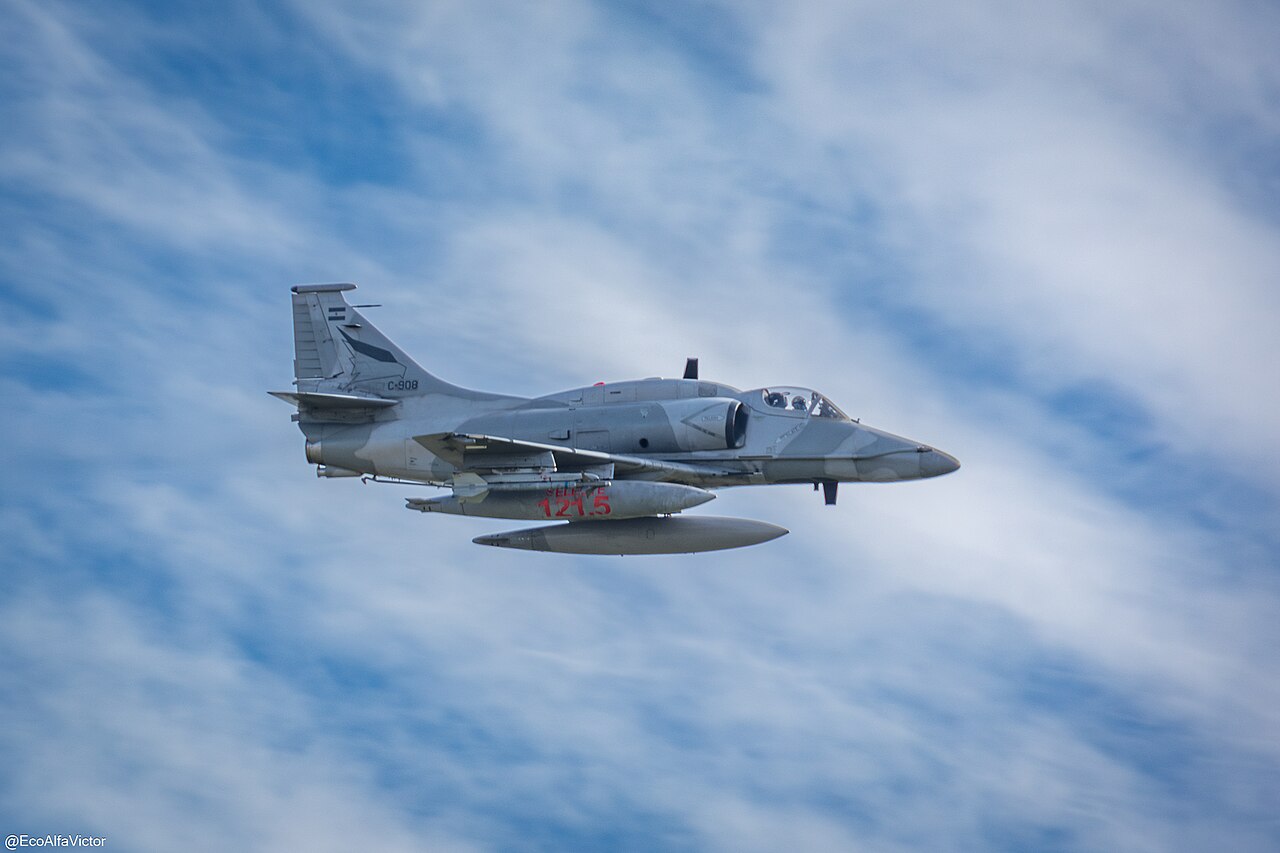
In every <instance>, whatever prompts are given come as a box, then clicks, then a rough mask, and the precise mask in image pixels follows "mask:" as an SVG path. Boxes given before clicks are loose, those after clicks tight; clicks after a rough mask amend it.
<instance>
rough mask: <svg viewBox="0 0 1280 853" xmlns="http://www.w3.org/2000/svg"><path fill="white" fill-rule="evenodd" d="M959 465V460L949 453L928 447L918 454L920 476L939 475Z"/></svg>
mask: <svg viewBox="0 0 1280 853" xmlns="http://www.w3.org/2000/svg"><path fill="white" fill-rule="evenodd" d="M959 467H960V460H958V459H956V458H955V457H954V456H952V455H951V454H950V453H943V452H942V451H941V450H933V449H929V450H926V451H924V452H923V453H921V454H920V476H921V477H941V476H942V475H943V474H950V473H951V472H952V471H955V470H957V469H958V468H959Z"/></svg>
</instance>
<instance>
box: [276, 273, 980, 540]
mask: <svg viewBox="0 0 1280 853" xmlns="http://www.w3.org/2000/svg"><path fill="white" fill-rule="evenodd" d="M353 288H354V285H310V286H299V287H297V288H295V289H294V296H293V302H294V334H295V349H296V354H297V358H296V360H295V376H296V385H297V391H296V392H273V393H275V394H276V396H279V397H282V398H284V399H286V400H288V401H290V402H294V403H296V404H297V406H298V414H297V415H296V416H295V418H296V420H297V422H298V426H299V427H300V428H301V430H302V432H303V434H304V435H305V436H306V440H307V441H306V455H307V459H308V461H310V462H312V463H315V464H316V465H319V466H322V469H323V470H322V473H323V474H324V475H325V476H335V475H337V476H341V475H343V474H346V473H348V472H354V473H358V474H364V475H369V476H373V477H376V478H381V479H392V480H401V481H410V482H420V483H423V484H427V485H433V486H441V487H448V488H451V489H453V493H454V494H453V497H452V498H447V499H445V500H443V501H422V500H420V499H414V500H416V501H417V505H415V504H414V501H413V500H411V501H410V507H411V508H415V509H422V510H423V511H429V510H434V511H444V512H455V511H456V512H459V514H481V515H483V514H486V511H485V510H484V509H483V508H482V504H483V502H484V500H485V498H486V497H487V495H488V493H489V492H493V493H494V494H497V493H498V492H505V493H506V494H504V495H503V497H502V498H501V499H497V498H495V499H494V500H492V501H491V502H490V506H491V507H492V508H493V509H492V512H493V513H495V516H494V517H499V516H497V515H496V513H497V512H499V511H500V509H499V508H500V507H502V506H508V507H509V506H511V505H512V503H511V502H512V500H514V498H513V497H512V495H513V494H515V495H517V496H519V495H525V494H527V497H528V498H529V501H528V502H527V504H526V505H522V506H521V507H519V508H517V510H516V511H514V512H509V513H508V515H506V516H503V517H515V518H532V517H540V516H538V515H537V514H536V513H535V514H533V515H530V514H529V505H531V504H537V503H538V501H540V500H543V499H544V498H542V497H541V495H542V494H543V493H544V492H546V491H547V489H549V488H556V487H565V486H569V487H572V486H574V485H575V484H577V485H582V484H588V485H589V484H592V483H596V484H598V483H602V482H603V483H611V482H620V481H647V482H653V483H672V484H680V485H683V486H694V487H698V488H699V489H715V488H722V487H727V486H744V485H765V484H773V483H813V484H815V485H816V484H824V485H825V487H826V489H827V490H828V491H827V496H828V503H833V502H834V497H835V486H834V484H837V483H842V482H890V481H899V480H913V479H919V478H923V477H933V476H938V475H940V474H946V473H948V472H951V471H954V470H956V469H957V468H958V467H959V463H958V462H956V460H955V459H954V458H953V457H951V456H949V455H947V454H946V453H943V452H941V451H939V450H935V449H933V448H931V447H928V446H926V445H922V444H921V443H919V442H917V441H913V440H910V439H906V438H902V437H900V436H896V435H892V434H890V433H887V432H884V431H881V430H878V429H875V428H872V427H869V426H865V425H863V424H861V423H859V422H857V421H854V420H850V419H849V418H848V417H846V416H845V415H844V414H843V413H842V412H840V410H839V409H838V408H836V407H835V406H834V404H832V403H831V402H830V401H829V400H827V399H826V398H825V397H823V396H822V395H821V394H818V393H816V392H813V391H810V390H808V389H802V388H793V387H783V386H770V387H769V388H761V389H755V390H751V391H740V390H738V389H736V388H732V387H730V386H727V385H722V384H719V383H716V382H709V381H705V380H701V379H696V378H687V379H642V380H634V381H625V382H610V383H598V384H595V385H589V386H584V387H581V388H575V389H572V390H569V391H563V392H560V393H556V394H551V395H547V396H545V397H536V398H521V397H513V396H506V395H497V394H486V393H481V392H477V391H472V390H470V389H465V388H459V387H457V386H453V385H449V384H448V383H446V382H443V381H441V380H439V379H438V378H436V377H435V376H433V375H432V374H430V373H428V372H427V371H425V370H423V369H422V368H421V367H419V366H418V365H417V364H416V363H414V362H413V361H412V360H411V359H409V358H408V356H406V355H405V354H404V353H403V352H402V351H400V350H399V349H398V348H397V347H395V345H394V344H392V343H391V342H390V341H389V340H387V339H386V338H385V337H384V336H383V335H382V334H381V333H380V332H378V330H377V329H376V328H374V327H373V325H372V324H371V323H369V321H368V320H367V319H366V318H365V317H364V316H363V315H362V314H361V313H360V312H359V311H358V310H357V309H356V308H354V307H352V306H350V305H348V304H347V303H346V301H345V299H344V298H343V293H344V292H345V291H347V290H350V289H353ZM695 372H696V371H695ZM674 494H675V493H674V492H672V493H670V494H668V493H663V492H661V491H657V492H654V493H653V495H654V497H652V498H650V497H649V496H648V493H644V492H643V491H642V490H632V495H633V496H634V500H633V503H634V506H635V507H637V509H636V510H635V511H634V512H632V516H636V515H659V514H666V513H670V512H672V511H678V509H677V510H673V509H671V506H673V504H671V503H670V501H671V500H674V499H675V498H674V497H673V496H674ZM660 498H661V500H660ZM455 499H456V500H455ZM651 499H652V500H653V501H656V503H654V504H653V506H654V507H655V508H654V509H653V510H652V511H648V512H646V511H645V507H646V506H648V504H646V503H645V501H648V500H651ZM705 499H709V497H708V498H704V499H699V498H697V497H696V496H694V497H692V498H691V497H689V496H688V495H682V496H680V498H679V500H680V501H684V502H686V503H687V501H689V500H692V501H693V503H701V502H703V500H705ZM662 500H665V501H667V503H662V502H661V501H662ZM504 502H505V503H504ZM465 504H470V506H471V509H472V510H473V511H471V512H468V511H467V508H466V507H465V506H463V505H465ZM687 505H692V504H687ZM449 507H454V508H449ZM552 509H555V507H552ZM580 516H581V517H582V518H586V517H587V513H585V512H581V513H580ZM545 517H547V518H565V517H569V518H573V514H572V513H570V514H569V515H568V516H565V515H563V514H561V515H557V514H556V513H555V512H554V511H548V512H547V513H546V516H545ZM591 517H592V518H595V517H596V516H595V515H592V516H591ZM574 520H576V519H574ZM606 521H607V520H606ZM603 529H606V528H602V530H603ZM477 541H479V540H477ZM720 547H723V546H720ZM695 550H696V549H695Z"/></svg>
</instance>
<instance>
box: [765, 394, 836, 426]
mask: <svg viewBox="0 0 1280 853" xmlns="http://www.w3.org/2000/svg"><path fill="white" fill-rule="evenodd" d="M754 393H758V394H759V395H760V397H759V400H760V403H761V405H759V406H758V407H759V408H762V409H763V410H764V411H767V412H768V411H772V412H788V413H790V414H793V415H808V416H809V417H814V418H832V419H835V420H841V421H847V420H849V416H848V415H846V414H845V413H844V412H842V411H840V407H839V406H837V405H836V404H835V403H833V402H831V401H830V400H828V399H827V398H826V397H824V396H823V395H821V394H819V393H818V392H817V391H813V390H811V389H809V388H791V387H787V386H782V385H775V386H772V387H770V388H761V389H759V390H758V391H757V392H754Z"/></svg>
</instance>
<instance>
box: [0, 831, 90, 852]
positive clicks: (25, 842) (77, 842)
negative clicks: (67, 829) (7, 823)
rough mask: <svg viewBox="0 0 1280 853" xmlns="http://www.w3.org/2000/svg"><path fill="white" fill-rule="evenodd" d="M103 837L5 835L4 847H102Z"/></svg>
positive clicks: (16, 848)
mask: <svg viewBox="0 0 1280 853" xmlns="http://www.w3.org/2000/svg"><path fill="white" fill-rule="evenodd" d="M106 843H107V839H106V836H104V835H27V834H26V833H25V832H24V833H22V834H20V835H7V836H5V839H4V846H5V847H7V848H8V849H10V850H18V849H20V848H23V847H104V846H106Z"/></svg>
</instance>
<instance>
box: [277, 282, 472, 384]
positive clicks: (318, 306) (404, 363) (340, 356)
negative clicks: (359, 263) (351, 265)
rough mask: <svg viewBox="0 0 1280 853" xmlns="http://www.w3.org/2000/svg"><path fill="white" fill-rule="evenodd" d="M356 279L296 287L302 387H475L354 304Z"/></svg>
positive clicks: (296, 363) (296, 348) (297, 371)
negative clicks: (398, 341)
mask: <svg viewBox="0 0 1280 853" xmlns="http://www.w3.org/2000/svg"><path fill="white" fill-rule="evenodd" d="M355 289H356V286H355V285H354V284H346V283H343V284H299V285H297V286H295V287H294V288H292V290H293V352H294V357H293V374H294V378H295V379H296V380H297V385H298V390H299V391H312V392H321V393H343V392H346V393H351V392H356V393H362V394H372V395H375V396H378V397H388V398H396V397H413V396H417V395H421V394H448V395H450V396H454V397H470V396H472V395H473V393H474V392H471V391H468V390H467V389H465V388H459V387H457V386H456V385H450V384H449V383H448V382H444V381H442V380H440V379H438V378H436V377H435V376H433V375H431V374H430V373H428V372H427V371H425V370H423V369H422V368H421V367H420V366H419V365H418V364H417V362H415V361H414V360H413V359H411V358H409V356H407V355H405V353H404V351H403V350H401V349H400V348H399V347H398V346H396V345H395V344H393V343H392V342H391V341H390V340H388V339H387V337H386V336H385V335H383V334H382V333H381V332H380V331H378V329H377V328H376V327H375V326H374V325H373V324H372V323H370V322H369V320H368V319H367V318H366V317H365V316H364V315H363V314H361V313H360V312H359V310H357V309H356V308H354V307H353V306H351V305H349V304H347V300H346V297H345V295H344V294H345V293H346V292H347V291H349V290H355Z"/></svg>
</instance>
